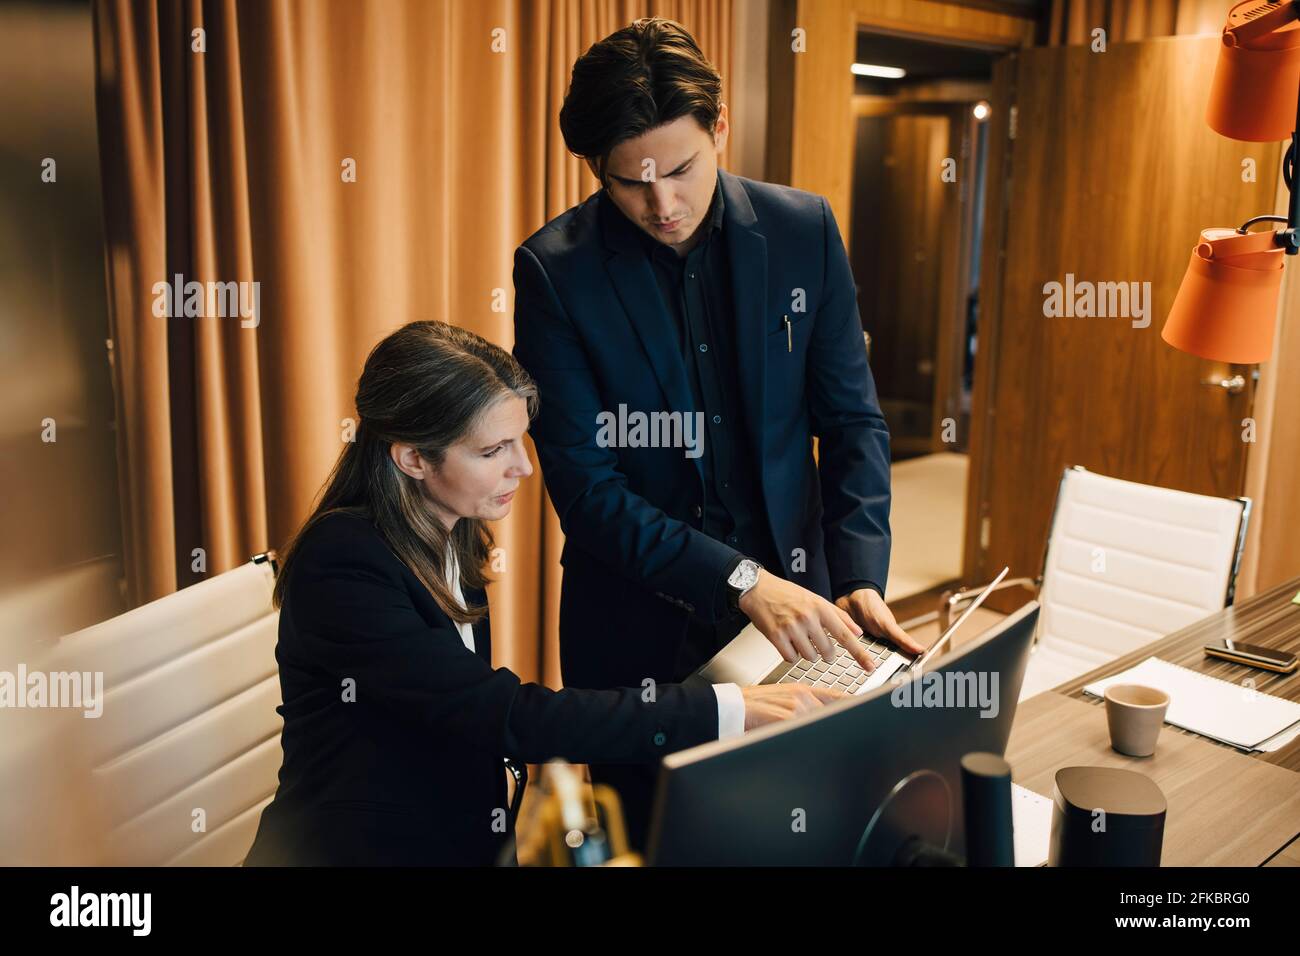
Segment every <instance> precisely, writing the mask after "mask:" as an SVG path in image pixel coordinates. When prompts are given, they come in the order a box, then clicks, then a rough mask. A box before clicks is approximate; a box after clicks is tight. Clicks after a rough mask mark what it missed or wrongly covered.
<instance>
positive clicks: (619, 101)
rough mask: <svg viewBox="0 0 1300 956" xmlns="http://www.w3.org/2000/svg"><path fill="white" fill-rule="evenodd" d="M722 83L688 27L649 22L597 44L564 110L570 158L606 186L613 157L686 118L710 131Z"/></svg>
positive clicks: (577, 70)
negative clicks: (626, 144)
mask: <svg viewBox="0 0 1300 956" xmlns="http://www.w3.org/2000/svg"><path fill="white" fill-rule="evenodd" d="M721 102H722V77H721V76H720V75H719V74H718V71H717V70H715V69H714V68H713V64H712V63H710V62H709V61H708V59H707V58H706V57H705V56H704V54H703V53H702V52H701V51H700V48H699V45H698V44H697V43H696V42H695V38H694V37H692V36H691V35H690V34H689V33H688V32H686V28H685V27H683V26H682V25H681V24H680V23H677V22H675V21H673V20H665V19H663V18H661V17H647V18H644V19H641V20H637V21H635V22H634V23H632V24H630V25H628V26H626V27H624V28H623V29H621V30H619V31H618V32H617V33H611V34H610V35H609V36H607V37H605V39H603V40H601V41H600V42H599V43H596V44H593V45H592V47H591V49H589V50H588V51H587V52H586V53H584V54H583V55H582V56H580V57H578V60H577V62H576V63H574V64H573V76H572V78H571V79H570V81H569V92H568V93H567V94H566V95H565V97H564V105H563V106H562V107H561V108H560V132H561V133H563V134H564V144H565V145H566V146H567V147H568V148H569V152H571V153H573V154H574V155H575V156H579V157H581V158H583V159H591V160H594V161H595V163H596V168H597V169H598V170H599V171H600V179H601V182H602V184H603V182H604V179H605V164H606V162H607V161H608V160H609V154H610V151H611V150H613V148H614V147H615V146H617V145H618V144H619V143H621V142H623V141H624V140H627V139H635V138H636V137H638V136H640V135H641V134H643V133H646V132H648V131H649V130H652V129H654V128H655V127H656V126H660V125H662V124H664V123H670V122H672V121H673V120H675V119H677V118H678V117H681V116H686V115H687V114H690V115H691V116H694V117H695V120H696V122H698V123H699V124H700V128H701V129H703V130H704V131H705V132H706V133H712V132H713V127H714V125H715V124H716V123H717V121H718V107H719V106H720V104H721Z"/></svg>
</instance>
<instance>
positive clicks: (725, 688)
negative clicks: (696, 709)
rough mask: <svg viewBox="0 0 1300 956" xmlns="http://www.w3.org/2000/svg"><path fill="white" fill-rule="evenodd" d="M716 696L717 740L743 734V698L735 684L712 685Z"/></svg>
mask: <svg viewBox="0 0 1300 956" xmlns="http://www.w3.org/2000/svg"><path fill="white" fill-rule="evenodd" d="M713 693H715V694H717V695H718V739H719V740H726V739H727V738H728V737H739V736H740V735H741V734H743V733H744V732H745V697H744V695H743V694H742V693H741V692H740V688H739V687H738V686H737V685H735V684H714V685H713Z"/></svg>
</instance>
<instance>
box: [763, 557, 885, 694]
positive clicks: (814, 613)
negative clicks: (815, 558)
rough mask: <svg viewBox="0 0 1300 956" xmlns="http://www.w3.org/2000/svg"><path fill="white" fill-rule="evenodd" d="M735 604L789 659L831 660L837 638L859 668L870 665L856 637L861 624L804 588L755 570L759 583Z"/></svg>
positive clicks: (869, 657) (834, 654)
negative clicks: (738, 605)
mask: <svg viewBox="0 0 1300 956" xmlns="http://www.w3.org/2000/svg"><path fill="white" fill-rule="evenodd" d="M740 609H741V610H742V611H744V612H745V615H746V616H747V617H748V618H749V619H750V620H751V621H752V622H753V623H754V626H755V627H756V628H758V629H759V631H761V632H762V634H763V636H764V637H766V638H767V639H768V640H769V641H771V642H772V646H773V647H775V648H776V649H777V650H778V651H780V652H781V656H782V657H783V658H785V660H787V661H789V662H790V663H794V662H795V661H796V660H798V659H799V658H801V657H802V658H803V659H804V660H808V661H816V660H819V659H821V658H823V657H825V658H828V659H830V660H834V659H835V658H836V657H838V656H839V654H840V651H839V648H837V647H836V646H835V644H837V643H838V644H840V645H841V646H842V647H843V648H844V650H846V651H848V652H849V653H850V654H851V655H853V659H854V660H856V661H857V662H858V666H860V667H861V668H862V669H863V670H866V671H871V670H874V669H875V664H874V663H872V657H871V654H870V653H869V652H868V650H867V648H866V646H865V645H864V644H863V643H862V642H861V641H859V640H858V638H859V637H861V636H862V628H861V627H859V626H858V625H857V624H856V623H854V621H853V618H852V617H850V616H849V614H848V612H846V611H844V610H842V609H840V608H838V607H836V606H835V605H834V604H832V603H831V602H830V601H828V600H826V599H825V598H824V597H822V596H821V595H820V594H814V593H813V592H812V591H809V590H808V589H807V588H801V587H800V586H799V585H797V584H793V583H791V582H790V581H787V580H785V579H784V578H779V577H777V576H776V575H774V574H771V573H769V572H767V571H766V570H763V571H759V572H758V583H757V584H755V585H754V586H753V587H752V588H750V589H749V590H748V591H747V592H745V595H744V597H742V598H741V599H740ZM891 620H892V618H891Z"/></svg>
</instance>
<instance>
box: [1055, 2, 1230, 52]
mask: <svg viewBox="0 0 1300 956" xmlns="http://www.w3.org/2000/svg"><path fill="white" fill-rule="evenodd" d="M1234 2H1235V0H1052V9H1051V15H1050V17H1049V19H1048V28H1047V30H1048V32H1047V38H1046V40H1045V45H1047V46H1064V45H1066V44H1076V43H1083V44H1088V43H1091V42H1092V31H1093V30H1094V29H1096V28H1097V27H1101V28H1102V29H1104V30H1105V31H1106V42H1107V43H1108V44H1109V43H1124V42H1126V41H1129V40H1145V39H1147V38H1148V37H1163V36H1182V35H1184V34H1194V33H1219V32H1220V31H1222V30H1223V24H1224V22H1225V21H1226V20H1227V19H1228V10H1229V9H1230V8H1231V7H1232V5H1233V3H1234Z"/></svg>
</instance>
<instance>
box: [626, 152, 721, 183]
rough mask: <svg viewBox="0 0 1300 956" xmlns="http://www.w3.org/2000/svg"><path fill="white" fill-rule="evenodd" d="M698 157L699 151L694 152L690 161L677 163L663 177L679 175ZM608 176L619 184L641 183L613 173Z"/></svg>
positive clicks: (638, 180)
mask: <svg viewBox="0 0 1300 956" xmlns="http://www.w3.org/2000/svg"><path fill="white" fill-rule="evenodd" d="M699 155H700V153H699V150H696V151H695V153H694V154H693V155H692V156H691V158H690V159H686V160H683V161H682V162H680V163H678V164H677V166H676V167H675V168H673V169H671V170H669V171H668V172H666V173H664V175H665V176H673V175H675V174H677V173H680V172H681V171H682V170H683V169H685V168H686V167H687V166H689V165H690V164H691V163H693V162H695V159H696V157H697V156H699ZM609 176H610V178H611V179H617V180H618V181H619V182H620V183H639V182H641V180H640V179H628V178H627V177H626V176H615V175H614V174H613V173H610V174H609Z"/></svg>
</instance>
